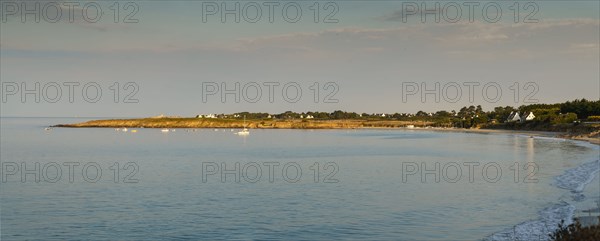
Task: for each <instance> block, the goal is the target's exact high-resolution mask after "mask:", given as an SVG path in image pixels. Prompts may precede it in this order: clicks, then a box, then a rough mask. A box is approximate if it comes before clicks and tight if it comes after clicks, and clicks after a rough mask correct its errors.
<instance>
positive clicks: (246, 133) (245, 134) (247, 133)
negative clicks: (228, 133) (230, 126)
mask: <svg viewBox="0 0 600 241" xmlns="http://www.w3.org/2000/svg"><path fill="white" fill-rule="evenodd" d="M236 134H237V135H240V136H247V135H250V131H248V129H247V128H246V116H244V129H243V130H242V131H238V132H237V133H236Z"/></svg>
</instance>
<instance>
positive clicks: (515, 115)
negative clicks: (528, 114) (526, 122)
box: [506, 111, 521, 122]
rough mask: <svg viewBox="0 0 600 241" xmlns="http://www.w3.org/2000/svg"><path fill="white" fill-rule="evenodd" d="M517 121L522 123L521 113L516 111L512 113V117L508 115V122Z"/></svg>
mask: <svg viewBox="0 0 600 241" xmlns="http://www.w3.org/2000/svg"><path fill="white" fill-rule="evenodd" d="M515 121H521V116H520V115H519V112H516V111H513V112H510V115H508V118H507V119H506V122H515Z"/></svg>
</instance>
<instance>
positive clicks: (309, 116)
mask: <svg viewBox="0 0 600 241" xmlns="http://www.w3.org/2000/svg"><path fill="white" fill-rule="evenodd" d="M312 118H315V117H313V116H312V115H306V119H312Z"/></svg>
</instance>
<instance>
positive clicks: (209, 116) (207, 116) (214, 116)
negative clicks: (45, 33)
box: [196, 114, 217, 118]
mask: <svg viewBox="0 0 600 241" xmlns="http://www.w3.org/2000/svg"><path fill="white" fill-rule="evenodd" d="M196 117H198V118H217V115H215V114H208V115H197V116H196Z"/></svg>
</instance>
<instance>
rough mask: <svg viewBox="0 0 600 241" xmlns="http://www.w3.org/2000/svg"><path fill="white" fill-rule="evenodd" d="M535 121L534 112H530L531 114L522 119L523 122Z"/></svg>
mask: <svg viewBox="0 0 600 241" xmlns="http://www.w3.org/2000/svg"><path fill="white" fill-rule="evenodd" d="M533 119H535V115H534V114H533V112H531V111H530V112H529V114H527V115H526V116H523V117H522V118H521V122H525V121H530V120H533Z"/></svg>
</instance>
